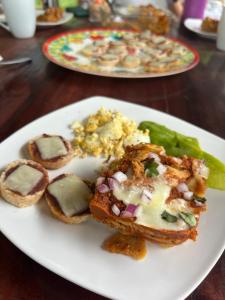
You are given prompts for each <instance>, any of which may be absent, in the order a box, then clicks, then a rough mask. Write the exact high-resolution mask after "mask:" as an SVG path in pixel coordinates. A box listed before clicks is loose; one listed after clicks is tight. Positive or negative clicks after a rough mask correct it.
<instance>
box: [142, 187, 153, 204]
mask: <svg viewBox="0 0 225 300" xmlns="http://www.w3.org/2000/svg"><path fill="white" fill-rule="evenodd" d="M151 199H152V192H151V191H149V190H147V189H144V190H143V192H142V194H141V200H142V201H143V202H145V203H149V201H150V200H151Z"/></svg>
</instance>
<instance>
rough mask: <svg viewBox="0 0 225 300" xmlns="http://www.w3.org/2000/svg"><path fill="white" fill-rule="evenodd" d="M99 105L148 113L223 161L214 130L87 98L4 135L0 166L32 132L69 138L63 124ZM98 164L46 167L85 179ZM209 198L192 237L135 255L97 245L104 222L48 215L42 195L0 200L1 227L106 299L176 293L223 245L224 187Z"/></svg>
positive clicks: (18, 153) (133, 114)
mask: <svg viewBox="0 0 225 300" xmlns="http://www.w3.org/2000/svg"><path fill="white" fill-rule="evenodd" d="M102 106H104V107H105V108H107V109H114V110H119V111H121V112H122V113H123V114H125V115H126V116H128V117H129V118H132V119H134V120H135V121H136V122H138V123H139V122H140V121H143V120H152V121H155V122H158V123H161V124H165V125H167V126H168V124H169V127H170V128H172V129H175V130H177V129H178V128H179V131H180V132H181V133H183V134H188V135H192V136H196V137H197V138H198V139H199V141H200V143H201V145H202V147H203V148H204V149H205V150H206V151H208V152H211V153H212V154H214V155H215V156H217V157H218V158H220V159H222V160H223V161H225V141H224V140H222V139H221V138H219V137H217V136H215V135H213V134H210V133H208V132H206V131H204V130H202V129H200V128H198V127H196V126H193V125H191V124H189V123H187V122H184V121H182V120H180V119H177V118H174V117H172V116H169V115H167V114H165V113H162V112H159V111H156V110H153V109H149V108H147V107H143V106H139V105H135V104H131V103H127V102H122V101H117V100H114V99H110V98H105V97H92V98H89V99H86V100H84V101H81V102H78V103H75V104H72V105H70V106H67V107H65V108H62V109H60V110H57V111H55V112H53V113H50V114H48V115H47V116H44V117H42V118H40V119H38V120H36V121H34V122H32V123H30V124H28V125H27V126H25V127H24V128H22V129H20V130H19V131H17V132H16V133H14V134H13V135H12V136H10V137H9V138H8V139H6V140H5V141H4V142H2V144H1V146H0V152H1V162H0V169H2V168H3V167H4V166H5V165H6V164H7V163H9V162H11V161H12V160H15V159H18V158H19V157H20V158H22V157H23V156H22V150H21V149H22V148H23V147H24V145H25V144H26V143H27V141H28V140H29V139H31V138H32V137H34V136H37V135H39V134H42V133H50V134H51V133H56V134H62V135H63V136H65V137H67V138H71V137H72V135H71V133H70V129H69V125H70V124H71V123H72V122H73V121H74V120H83V119H84V118H85V117H87V116H88V115H89V114H91V113H94V112H96V111H97V110H98V109H99V108H100V107H102ZM99 163H100V159H98V160H97V159H94V158H86V159H74V160H73V161H72V162H71V163H70V164H68V165H67V166H66V167H64V168H62V169H61V170H58V171H51V172H49V173H51V174H50V175H51V177H52V176H55V175H56V174H59V173H62V172H65V171H68V172H75V173H76V174H77V175H78V176H82V177H84V178H90V179H91V178H94V176H95V170H96V168H97V166H98V165H99ZM207 198H208V212H206V213H203V215H202V218H201V220H200V226H199V236H198V239H197V241H196V242H192V241H188V242H186V243H185V244H183V245H181V246H177V247H173V248H169V249H163V248H160V247H159V246H157V245H153V244H150V243H149V244H148V248H149V253H148V256H147V258H146V259H145V260H144V261H139V262H138V261H135V260H132V259H131V258H129V257H126V256H122V255H116V254H110V253H108V252H105V251H104V250H102V249H101V244H102V242H103V241H104V239H105V238H106V237H108V236H109V234H110V231H111V230H110V229H108V227H106V226H104V225H102V224H100V223H97V222H95V221H89V222H87V223H83V224H80V225H67V224H64V223H62V222H60V221H58V220H56V219H54V218H53V217H52V216H51V214H50V213H49V211H48V208H47V207H46V204H45V202H44V201H40V203H39V204H38V205H35V206H32V207H29V208H24V209H18V208H16V207H14V206H11V205H10V204H8V203H6V202H5V201H3V200H1V199H0V229H1V231H2V232H3V234H4V235H5V236H6V237H7V238H8V239H9V240H10V241H11V242H12V243H14V244H15V245H16V246H17V247H18V248H19V249H21V250H22V251H23V252H24V253H26V254H27V255H28V256H30V257H31V258H33V259H34V260H35V261H37V262H38V263H40V264H42V265H43V266H45V267H46V268H48V269H49V270H51V271H53V272H55V273H57V274H59V275H60V276H62V277H64V278H66V279H68V280H70V281H72V282H74V283H76V284H78V285H80V286H82V287H84V288H87V289H89V290H91V291H94V292H96V293H99V294H102V295H104V296H106V297H109V298H112V299H129V300H136V299H142V300H145V299H146V300H149V299H154V300H165V299H166V300H175V299H176V300H177V299H182V298H185V297H187V296H188V295H189V294H190V293H191V292H192V291H193V290H194V289H195V288H196V287H197V286H198V284H199V283H200V282H201V281H202V280H203V279H204V277H205V276H206V275H207V274H208V272H209V271H210V270H211V268H212V267H213V266H214V264H215V263H216V261H217V260H218V259H219V257H220V255H221V254H222V252H223V249H224V247H225V235H224V232H225V218H224V212H225V201H224V192H221V191H216V190H209V191H208V192H207ZM221 280H222V278H221ZM28 284H29V283H28Z"/></svg>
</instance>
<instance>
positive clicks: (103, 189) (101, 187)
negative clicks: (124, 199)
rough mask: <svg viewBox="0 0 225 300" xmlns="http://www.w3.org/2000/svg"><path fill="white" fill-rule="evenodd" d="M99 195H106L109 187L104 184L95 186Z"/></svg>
mask: <svg viewBox="0 0 225 300" xmlns="http://www.w3.org/2000/svg"><path fill="white" fill-rule="evenodd" d="M97 189H98V191H99V193H107V192H109V187H108V186H107V185H106V184H100V185H98V186H97Z"/></svg>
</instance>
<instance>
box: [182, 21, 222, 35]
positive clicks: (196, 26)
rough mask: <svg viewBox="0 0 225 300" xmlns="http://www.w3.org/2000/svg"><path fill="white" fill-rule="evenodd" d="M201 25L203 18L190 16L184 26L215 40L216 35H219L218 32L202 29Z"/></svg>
mask: <svg viewBox="0 0 225 300" xmlns="http://www.w3.org/2000/svg"><path fill="white" fill-rule="evenodd" d="M201 25H202V19H191V18H188V19H186V20H185V21H184V26H185V27H186V28H187V29H189V30H191V31H192V32H195V33H197V34H198V35H200V36H201V37H204V38H208V39H213V40H215V39H216V37H217V34H216V33H213V32H206V31H202V30H201Z"/></svg>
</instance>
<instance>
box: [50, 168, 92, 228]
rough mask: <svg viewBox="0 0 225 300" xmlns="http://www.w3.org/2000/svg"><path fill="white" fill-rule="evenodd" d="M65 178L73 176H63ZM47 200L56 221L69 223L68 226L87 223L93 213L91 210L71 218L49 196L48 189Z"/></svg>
mask: <svg viewBox="0 0 225 300" xmlns="http://www.w3.org/2000/svg"><path fill="white" fill-rule="evenodd" d="M63 175H65V176H67V175H71V174H67V173H66V174H63ZM61 176H62V175H59V176H57V177H56V178H54V179H53V180H52V181H51V182H50V183H49V185H50V184H51V183H53V182H54V181H56V180H57V179H58V178H59V177H61ZM45 199H46V201H47V204H48V207H49V209H50V211H51V213H52V214H53V216H54V217H55V218H56V219H59V220H60V221H62V222H64V223H67V224H79V223H83V222H85V221H87V220H88V219H89V218H90V217H91V213H90V210H89V208H88V209H87V210H85V211H84V212H82V213H80V214H77V215H73V216H71V217H69V216H66V215H65V214H64V213H63V211H62V210H61V208H60V206H59V205H58V203H57V202H56V201H54V200H53V199H52V197H51V195H50V194H49V192H48V190H47V189H46V192H45Z"/></svg>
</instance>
